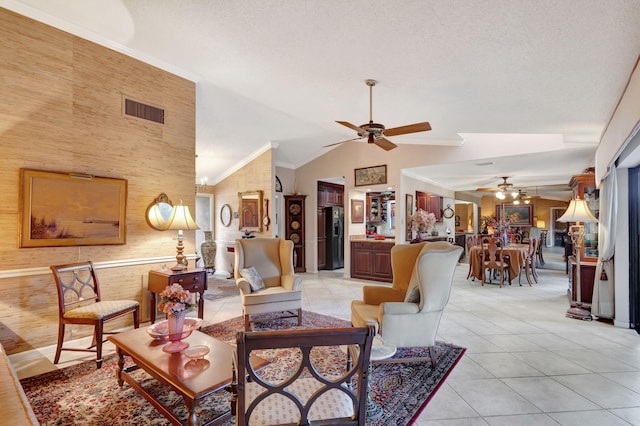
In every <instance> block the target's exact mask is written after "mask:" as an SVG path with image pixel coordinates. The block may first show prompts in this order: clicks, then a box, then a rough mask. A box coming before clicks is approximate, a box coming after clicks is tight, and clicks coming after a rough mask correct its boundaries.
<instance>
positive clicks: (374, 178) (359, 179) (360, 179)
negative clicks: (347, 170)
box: [355, 165, 387, 186]
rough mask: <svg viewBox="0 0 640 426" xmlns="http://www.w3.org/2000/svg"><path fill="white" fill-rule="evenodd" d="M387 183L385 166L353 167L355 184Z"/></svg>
mask: <svg viewBox="0 0 640 426" xmlns="http://www.w3.org/2000/svg"><path fill="white" fill-rule="evenodd" d="M383 183H387V166H386V165H384V166H374V167H364V168H362V169H355V185H356V186H364V185H378V184H383Z"/></svg>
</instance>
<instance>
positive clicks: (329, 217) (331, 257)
mask: <svg viewBox="0 0 640 426" xmlns="http://www.w3.org/2000/svg"><path fill="white" fill-rule="evenodd" d="M324 212H325V224H326V231H327V245H326V247H327V263H326V266H325V268H326V269H339V268H344V209H343V208H342V207H337V206H333V207H325V208H324Z"/></svg>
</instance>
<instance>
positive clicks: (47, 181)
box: [20, 169, 127, 247]
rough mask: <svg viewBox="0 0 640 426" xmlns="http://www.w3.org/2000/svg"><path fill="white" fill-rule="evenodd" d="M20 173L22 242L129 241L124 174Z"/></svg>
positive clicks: (30, 244) (48, 244) (80, 243)
mask: <svg viewBox="0 0 640 426" xmlns="http://www.w3.org/2000/svg"><path fill="white" fill-rule="evenodd" d="M20 177H21V182H20V185H21V187H20V191H21V194H20V199H21V209H20V212H21V216H22V217H21V223H20V247H60V246H88V245H107V244H124V243H125V239H126V204H127V181H126V180H125V179H115V178H105V177H98V176H92V175H88V174H83V173H60V172H49V171H43V170H29V169H22V170H21V176H20Z"/></svg>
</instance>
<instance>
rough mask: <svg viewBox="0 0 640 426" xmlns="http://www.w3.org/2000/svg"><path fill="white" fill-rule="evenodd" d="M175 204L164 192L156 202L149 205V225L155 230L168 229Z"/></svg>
mask: <svg viewBox="0 0 640 426" xmlns="http://www.w3.org/2000/svg"><path fill="white" fill-rule="evenodd" d="M172 210H173V203H172V202H171V200H170V199H169V197H167V194H165V193H164V192H163V193H161V194H160V195H158V196H157V197H156V198H155V200H153V201H152V202H151V204H149V207H147V212H146V219H147V223H148V224H149V226H150V227H152V228H153V229H156V230H158V231H164V230H166V229H167V221H168V220H169V217H171V211H172Z"/></svg>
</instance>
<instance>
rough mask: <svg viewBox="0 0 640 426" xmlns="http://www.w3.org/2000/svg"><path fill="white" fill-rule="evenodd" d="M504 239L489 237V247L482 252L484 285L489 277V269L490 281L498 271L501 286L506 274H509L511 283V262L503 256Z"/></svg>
mask: <svg viewBox="0 0 640 426" xmlns="http://www.w3.org/2000/svg"><path fill="white" fill-rule="evenodd" d="M501 245H502V241H500V239H499V238H495V239H488V242H487V248H486V249H485V250H483V251H482V252H481V255H480V260H481V261H482V271H481V276H482V285H483V286H484V284H485V282H486V277H487V271H489V283H491V282H492V278H493V274H494V273H495V272H497V273H498V274H499V277H500V287H501V288H502V284H503V283H504V276H505V274H507V278H508V281H509V284H511V277H509V262H508V261H507V260H506V259H505V258H504V257H503V256H502V249H501Z"/></svg>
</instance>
